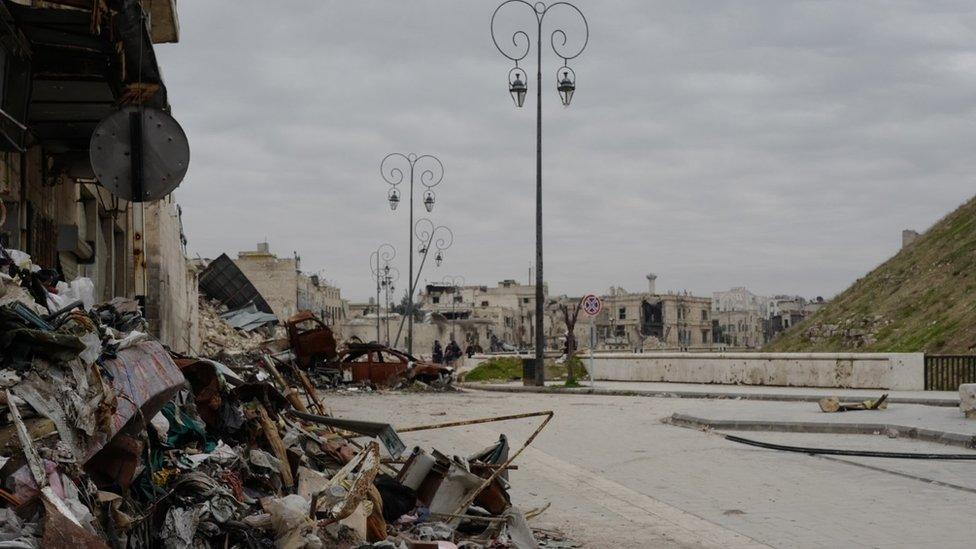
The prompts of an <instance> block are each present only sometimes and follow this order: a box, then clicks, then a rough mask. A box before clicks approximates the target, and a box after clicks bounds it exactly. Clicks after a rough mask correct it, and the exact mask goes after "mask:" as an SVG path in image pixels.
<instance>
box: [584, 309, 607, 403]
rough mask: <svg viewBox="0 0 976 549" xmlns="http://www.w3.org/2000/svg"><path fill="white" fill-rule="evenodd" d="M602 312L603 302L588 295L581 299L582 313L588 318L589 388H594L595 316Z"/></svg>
mask: <svg viewBox="0 0 976 549" xmlns="http://www.w3.org/2000/svg"><path fill="white" fill-rule="evenodd" d="M602 310H603V302H602V301H600V298H599V297H597V296H595V295H593V294H589V295H587V296H585V297H583V312H584V313H586V314H587V316H589V317H590V368H589V370H590V372H589V374H590V387H595V385H594V384H593V369H594V368H595V364H594V360H593V351H594V349H596V315H598V314H600V311H602Z"/></svg>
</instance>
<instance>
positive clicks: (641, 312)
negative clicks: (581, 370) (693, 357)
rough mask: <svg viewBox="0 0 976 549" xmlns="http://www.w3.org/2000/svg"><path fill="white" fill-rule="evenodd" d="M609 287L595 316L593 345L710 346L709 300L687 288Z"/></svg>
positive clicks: (650, 284)
mask: <svg viewBox="0 0 976 549" xmlns="http://www.w3.org/2000/svg"><path fill="white" fill-rule="evenodd" d="M656 278H657V277H656V276H654V277H650V276H649V277H648V291H647V292H628V291H626V290H624V289H623V288H619V287H611V288H610V290H609V292H608V293H607V295H605V296H603V310H602V311H601V312H600V314H599V315H598V316H597V317H596V320H595V323H596V329H597V348H598V349H612V350H627V351H635V350H649V349H709V348H711V347H712V346H713V337H712V316H711V308H712V300H711V298H707V297H698V296H693V295H691V294H689V293H688V292H681V293H674V292H671V293H667V294H660V293H656V292H657V288H656Z"/></svg>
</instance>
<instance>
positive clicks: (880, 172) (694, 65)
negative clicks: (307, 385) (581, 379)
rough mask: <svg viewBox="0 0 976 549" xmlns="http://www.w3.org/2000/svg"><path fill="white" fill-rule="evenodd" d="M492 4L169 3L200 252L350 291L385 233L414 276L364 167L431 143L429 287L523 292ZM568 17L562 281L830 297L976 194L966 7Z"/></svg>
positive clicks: (553, 184)
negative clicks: (174, 9)
mask: <svg viewBox="0 0 976 549" xmlns="http://www.w3.org/2000/svg"><path fill="white" fill-rule="evenodd" d="M498 3H499V1H498V0H491V1H480V0H479V1H474V0H466V1H457V0H441V1H433V0H431V1H417V0H411V1H410V2H403V1H393V0H390V1H383V2H380V1H358V2H348V1H347V2H337V1H323V0H307V1H298V0H289V1H287V2H268V1H266V0H262V1H257V0H220V1H218V0H203V1H201V0H198V1H194V2H180V3H179V10H180V26H181V39H180V43H179V44H175V45H161V46H159V47H158V48H157V54H158V57H159V61H160V64H161V66H162V69H163V74H164V77H165V78H166V82H167V85H168V88H169V94H170V101H171V103H172V105H173V111H174V115H175V116H176V117H177V119H178V120H179V121H180V122H181V123H182V124H183V126H184V128H185V129H186V131H187V134H188V135H189V138H190V145H191V150H192V157H191V162H190V170H189V174H188V176H187V178H186V180H185V181H184V182H183V184H182V186H181V187H180V189H179V190H178V191H177V198H178V200H179V201H180V203H181V204H182V207H183V211H184V222H185V228H186V233H187V237H188V239H189V248H190V251H191V253H192V254H193V255H194V256H195V255H197V254H199V255H201V256H203V257H215V256H216V255H218V254H220V253H221V252H227V253H228V254H230V255H231V256H232V257H233V256H234V255H235V254H236V252H237V251H238V250H246V249H253V247H254V245H255V243H257V242H259V241H263V240H267V241H269V242H270V245H271V249H272V251H273V252H276V253H278V254H279V255H290V254H291V253H292V252H293V251H297V252H298V253H299V254H300V255H301V257H302V266H303V270H305V271H307V272H316V271H319V270H322V272H324V273H325V275H326V277H327V278H328V279H329V280H331V281H334V282H335V283H337V284H338V285H339V286H340V287H341V289H342V292H343V296H344V297H346V298H350V299H354V300H361V299H365V298H366V297H367V296H369V295H370V294H371V293H372V291H373V290H372V288H373V284H372V282H371V281H370V270H369V265H368V263H369V254H370V251H371V250H374V249H376V247H377V246H378V245H379V244H381V243H383V242H390V243H392V244H393V245H395V246H396V248H397V250H398V252H399V254H398V258H397V261H398V262H399V265H398V266H399V267H400V270H401V271H402V272H403V273H404V276H403V280H402V281H401V284H400V287H401V288H405V287H406V270H407V269H406V253H407V249H406V248H407V230H408V221H407V212H406V211H405V208H404V207H400V208H399V209H398V210H397V211H396V212H395V213H394V212H391V211H390V209H389V206H388V205H387V202H386V195H387V190H388V186H387V184H386V183H384V181H383V180H382V179H381V177H380V172H379V162H380V160H381V159H382V158H383V157H384V156H385V155H386V154H387V153H390V152H404V153H409V152H415V153H418V154H424V153H427V154H435V155H437V156H438V157H439V158H440V159H441V160H442V161H443V163H444V166H445V171H446V173H445V176H444V180H443V182H442V183H441V184H440V185H439V186H438V187H437V188H436V192H437V205H436V207H435V209H434V213H433V214H432V218H433V220H434V221H436V222H438V223H443V224H446V225H448V226H450V227H451V228H452V229H453V230H454V233H455V236H456V240H455V243H454V246H453V247H452V248H451V249H450V250H448V251H447V252H446V256H445V262H444V265H443V266H442V267H440V268H439V269H434V268H433V267H432V266H430V267H429V268H428V269H429V270H427V269H425V272H424V274H423V275H422V277H421V278H422V281H423V279H426V280H429V281H439V280H441V279H442V278H443V277H444V276H445V275H463V276H464V277H465V278H466V279H467V281H468V283H486V284H494V283H495V282H497V281H499V280H502V279H505V278H516V279H518V280H522V281H525V280H526V279H527V277H528V269H529V266H530V263H531V261H532V259H533V257H534V245H535V236H534V184H535V111H534V109H535V103H534V101H535V95H534V94H535V81H534V61H533V63H532V64H531V65H530V69H531V73H532V75H533V78H532V79H531V81H530V94H529V98H528V99H527V100H526V105H525V108H523V109H521V110H519V109H516V108H514V106H513V103H512V100H511V99H510V97H509V95H508V90H507V80H506V79H507V74H508V71H509V69H510V68H511V66H512V65H511V62H510V61H509V60H507V59H506V58H504V57H503V56H502V55H501V54H500V53H499V52H498V51H497V50H496V49H495V47H494V45H493V44H492V41H491V35H490V31H489V20H490V17H491V14H492V11H493V10H494V8H495V7H496V5H497V4H498ZM577 5H578V6H579V7H580V9H582V11H583V12H584V13H585V14H586V17H587V19H588V21H589V26H590V41H589V45H588V46H587V48H586V51H584V52H583V54H582V55H581V56H580V57H579V58H578V59H576V60H574V61H572V62H571V66H572V67H573V68H574V69H575V71H576V74H577V86H578V87H577V93H576V95H575V97H574V99H573V104H572V106H571V107H570V108H569V109H564V108H563V107H562V106H561V105H560V104H559V98H558V95H557V92H556V90H555V83H554V74H555V70H556V68H557V67H558V66H559V65H560V64H561V63H560V60H559V59H558V58H557V57H556V56H555V55H554V54H553V53H552V51H551V48H550V46H548V44H544V48H543V79H544V83H543V105H544V112H543V123H544V134H543V144H544V149H543V185H544V200H545V207H544V215H545V261H546V263H545V275H546V280H547V281H548V282H549V285H550V290H551V291H552V292H555V293H569V294H582V293H586V292H591V291H593V292H604V291H606V289H607V288H608V287H609V286H611V285H615V286H623V287H625V288H628V289H631V290H640V289H642V288H644V287H645V286H646V281H645V279H644V276H645V274H646V273H648V272H654V273H657V274H658V277H659V278H658V288H659V289H662V290H668V289H675V290H680V289H688V290H691V291H693V292H695V293H698V294H706V295H710V293H711V292H712V291H715V290H721V289H727V288H729V287H731V286H740V285H744V286H747V287H749V288H750V289H751V290H753V291H755V292H757V293H761V294H774V293H798V294H802V295H806V296H809V297H812V296H816V295H823V296H825V297H828V296H832V295H834V294H836V293H837V292H839V291H841V290H843V289H844V288H846V287H847V286H848V285H849V284H850V283H851V282H853V281H854V280H855V279H856V278H857V277H859V276H861V275H862V274H864V273H865V272H867V271H868V270H869V269H871V268H872V267H874V266H875V265H877V264H878V263H880V262H882V261H884V260H885V259H886V258H888V257H889V256H890V255H892V254H893V253H894V252H896V251H897V249H898V247H899V245H900V238H901V230H902V229H904V228H916V229H919V230H922V229H924V228H926V227H928V226H930V225H931V224H932V223H934V222H936V221H937V220H938V219H939V218H940V217H942V216H943V215H945V214H946V213H947V212H948V211H950V210H952V209H953V208H955V207H956V206H958V205H959V204H961V203H962V202H964V201H966V200H967V199H968V198H969V197H970V196H971V195H973V194H974V187H973V180H974V172H976V154H974V147H976V116H974V114H976V2H973V1H972V0H960V1H937V0H924V1H918V2H909V1H887V2H881V1H879V2H870V1H865V0H858V1H853V2H852V1H850V0H841V1H816V2H814V1H788V0H768V1H747V0H735V1H728V2H722V1H717V0H708V1H706V0H688V1H679V0H674V1H649V0H630V1H624V0H618V1H608V0H599V1H596V0H578V1H577ZM521 15H523V16H524V17H526V18H531V17H532V15H531V12H530V11H529V10H528V9H525V13H523V14H521ZM563 15H565V14H559V13H556V12H555V11H554V12H553V13H551V14H550V16H549V17H552V18H553V23H555V22H557V19H560V20H563V21H565V20H566V19H564V18H562V17H561V16H563ZM547 23H548V18H547ZM573 28H575V27H573ZM544 32H545V31H544ZM550 32H551V31H550ZM546 36H548V34H546ZM570 39H572V37H571V38H570ZM544 42H547V40H544ZM534 56H535V53H534V50H533V52H532V53H531V54H530V59H534Z"/></svg>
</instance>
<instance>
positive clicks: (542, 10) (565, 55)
mask: <svg viewBox="0 0 976 549" xmlns="http://www.w3.org/2000/svg"><path fill="white" fill-rule="evenodd" d="M520 5H521V6H525V7H527V8H528V9H529V10H530V11H531V13H532V15H533V16H534V17H535V19H534V22H535V23H536V25H535V31H536V41H535V42H536V142H535V144H536V154H535V187H536V193H535V360H536V368H535V374H536V377H535V383H536V385H544V384H545V375H544V372H543V353H544V350H545V334H544V333H543V331H542V330H543V306H544V300H545V297H544V295H543V291H542V284H543V276H542V24H543V21H544V20H545V18H546V16H547V15H549V14H550V13H555V12H556V11H566V12H569V13H571V14H574V15H578V16H579V20H580V21H581V22H582V31H583V32H582V40H581V41H580V42H579V47H578V48H577V47H574V46H572V45H570V44H569V36H568V34H567V32H566V31H565V30H563V29H562V28H560V27H557V28H555V29H554V30H553V31H552V34H551V35H550V38H549V43H550V44H551V45H552V51H553V52H554V53H555V54H556V55H557V56H559V57H560V58H561V59H562V60H563V64H562V66H561V67H559V69H557V70H556V91H558V92H559V98H560V100H561V101H562V104H563V105H564V106H567V107H568V106H569V104H570V102H571V101H572V99H573V94H574V93H575V91H576V73H575V72H573V69H571V68H569V61H570V60H571V59H575V58H576V57H578V56H579V55H580V54H581V53H583V50H584V49H585V48H586V44H587V42H589V39H590V29H589V25H588V24H587V22H586V17H584V16H583V12H581V11H580V10H579V8H577V7H576V6H574V5H573V4H570V3H569V2H555V3H553V4H550V5H548V6H547V5H546V4H545V3H543V2H536V3H535V4H532V3H529V2H526V1H525V0H506V1H505V2H502V3H501V4H499V6H498V7H497V8H495V12H494V13H492V15H491V39H492V41H493V42H494V43H495V47H496V48H498V51H500V52H501V54H502V55H504V56H505V57H507V58H508V59H510V60H512V61H514V62H515V67H514V68H512V69H511V70H510V71H508V91H509V93H510V94H511V95H512V100H514V101H515V106H516V107H519V108H521V107H522V105H523V104H524V103H525V95H526V93H527V92H528V77H527V75H526V72H525V70H524V69H523V68H522V67H520V66H519V61H521V60H523V59H525V58H526V56H528V55H529V50H530V49H531V47H530V46H531V43H532V40H531V38H530V37H529V32H531V30H532V29H531V28H530V29H529V31H526V30H524V29H523V28H521V27H518V28H517V29H516V30H514V31H513V32H512V37H511V45H510V46H509V44H508V42H507V40H506V41H505V47H502V45H501V44H500V43H499V41H498V38H497V37H496V34H499V32H496V24H497V25H499V26H500V25H502V24H503V22H502V21H501V20H500V19H498V15H499V12H501V11H502V9H503V8H506V7H516V6H520ZM529 21H532V20H531V19H530V20H529ZM505 35H506V36H507V32H506V33H505Z"/></svg>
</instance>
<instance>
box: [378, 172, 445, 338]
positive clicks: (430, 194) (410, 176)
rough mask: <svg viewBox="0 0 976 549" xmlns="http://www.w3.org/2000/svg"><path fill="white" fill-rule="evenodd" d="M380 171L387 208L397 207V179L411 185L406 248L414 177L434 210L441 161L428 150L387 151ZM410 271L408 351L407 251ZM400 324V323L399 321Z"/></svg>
mask: <svg viewBox="0 0 976 549" xmlns="http://www.w3.org/2000/svg"><path fill="white" fill-rule="evenodd" d="M380 175H381V176H383V180H384V181H386V182H387V183H388V184H389V185H390V190H389V191H388V192H387V195H386V197H387V200H389V202H390V209H391V210H394V211H395V210H396V209H397V206H398V205H399V204H400V189H399V185H400V183H403V182H404V181H409V183H410V188H409V190H408V193H409V195H410V200H409V206H410V207H409V211H410V224H409V225H408V226H407V227H408V229H407V231H408V232H409V235H410V239H409V247H408V248H407V249H408V250H413V236H414V223H413V203H414V192H413V191H414V181H415V180H417V181H419V182H420V184H421V185H422V186H423V187H424V193H423V204H424V208H425V209H426V210H427V211H428V212H431V211H433V210H434V191H433V188H434V187H436V186H437V185H438V184H439V183H440V182H441V180H442V179H444V165H443V164H441V161H440V160H439V159H438V158H437V157H436V156H432V155H429V154H424V155H420V156H418V155H416V154H413V153H410V154H402V153H390V154H388V155H386V156H385V157H384V158H383V160H382V161H381V162H380ZM409 264H410V266H409V271H410V272H408V273H407V285H408V286H409V288H407V296H408V298H407V314H408V315H409V316H410V323H409V327H408V328H407V352H408V353H410V354H413V292H414V283H415V279H414V274H413V254H412V253H411V254H410V261H409ZM401 326H402V324H401ZM397 339H398V340H399V339H400V337H399V334H397Z"/></svg>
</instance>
